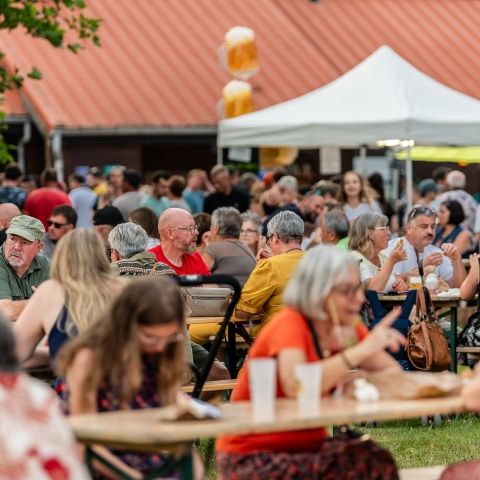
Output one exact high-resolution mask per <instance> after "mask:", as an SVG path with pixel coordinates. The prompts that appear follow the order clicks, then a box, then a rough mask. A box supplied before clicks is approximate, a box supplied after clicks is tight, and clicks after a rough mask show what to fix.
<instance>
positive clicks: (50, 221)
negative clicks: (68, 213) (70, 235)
mask: <svg viewBox="0 0 480 480" xmlns="http://www.w3.org/2000/svg"><path fill="white" fill-rule="evenodd" d="M47 224H48V226H49V227H51V226H52V225H53V226H54V227H55V228H62V227H65V226H66V225H68V223H58V222H53V221H52V220H47Z"/></svg>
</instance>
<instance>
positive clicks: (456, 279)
mask: <svg viewBox="0 0 480 480" xmlns="http://www.w3.org/2000/svg"><path fill="white" fill-rule="evenodd" d="M441 248H442V250H443V254H444V255H445V256H446V257H448V258H449V259H450V260H451V262H452V267H453V274H452V276H451V277H450V278H449V279H448V280H447V283H448V284H449V285H450V286H451V287H452V288H460V286H461V285H462V282H463V281H464V280H465V278H466V276H467V272H466V270H465V266H464V265H463V262H462V257H461V255H460V252H459V251H458V248H457V247H456V245H454V244H453V243H444V244H443V245H442V247H441Z"/></svg>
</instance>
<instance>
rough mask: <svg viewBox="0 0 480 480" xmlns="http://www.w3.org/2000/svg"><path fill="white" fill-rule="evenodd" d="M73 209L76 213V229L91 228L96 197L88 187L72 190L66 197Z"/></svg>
mask: <svg viewBox="0 0 480 480" xmlns="http://www.w3.org/2000/svg"><path fill="white" fill-rule="evenodd" d="M68 196H69V197H70V200H71V202H72V205H73V208H74V209H75V211H76V212H77V215H78V220H77V225H76V226H77V227H78V228H80V227H82V228H90V227H92V226H93V222H92V218H93V207H94V205H95V202H96V201H97V195H96V194H95V192H94V191H93V190H92V189H90V188H88V187H78V188H74V189H73V190H72V191H71V192H70V193H69V195H68Z"/></svg>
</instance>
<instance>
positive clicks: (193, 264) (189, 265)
mask: <svg viewBox="0 0 480 480" xmlns="http://www.w3.org/2000/svg"><path fill="white" fill-rule="evenodd" d="M149 252H151V253H153V254H154V255H155V257H156V259H157V262H162V263H165V264H166V265H168V266H169V267H171V268H172V270H174V271H175V273H176V274H177V275H211V272H210V270H209V269H208V267H207V266H206V265H205V262H204V261H203V260H202V257H201V256H200V254H199V253H197V252H195V253H185V254H184V255H183V259H182V266H181V267H178V266H177V265H174V264H173V263H171V262H170V261H169V260H168V259H167V257H166V256H165V255H164V253H163V250H162V246H161V245H158V246H156V247H153V248H151V249H150V250H149Z"/></svg>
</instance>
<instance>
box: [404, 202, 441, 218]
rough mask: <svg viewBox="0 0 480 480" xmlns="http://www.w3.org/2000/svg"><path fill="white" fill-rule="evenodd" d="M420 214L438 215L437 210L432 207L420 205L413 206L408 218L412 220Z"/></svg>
mask: <svg viewBox="0 0 480 480" xmlns="http://www.w3.org/2000/svg"><path fill="white" fill-rule="evenodd" d="M419 215H426V216H427V217H436V216H437V212H436V211H435V210H434V209H433V208H431V207H426V206H424V205H419V206H417V207H413V208H412V209H411V210H410V212H409V214H408V219H409V220H412V219H413V218H415V217H418V216H419Z"/></svg>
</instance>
